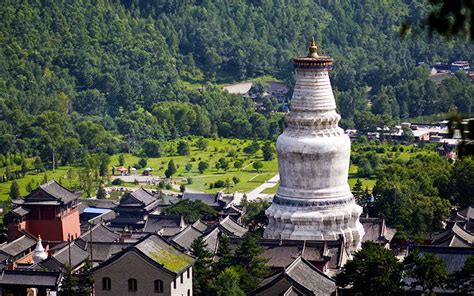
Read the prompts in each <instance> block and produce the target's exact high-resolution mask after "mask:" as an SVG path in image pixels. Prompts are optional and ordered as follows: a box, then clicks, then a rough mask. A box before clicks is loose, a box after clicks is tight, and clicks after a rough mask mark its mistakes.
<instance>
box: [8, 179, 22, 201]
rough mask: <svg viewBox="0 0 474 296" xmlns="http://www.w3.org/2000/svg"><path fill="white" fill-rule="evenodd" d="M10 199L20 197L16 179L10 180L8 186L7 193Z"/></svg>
mask: <svg viewBox="0 0 474 296" xmlns="http://www.w3.org/2000/svg"><path fill="white" fill-rule="evenodd" d="M8 195H9V196H10V198H11V199H18V198H20V186H18V183H17V182H16V180H13V181H12V185H11V186H10V193H8Z"/></svg>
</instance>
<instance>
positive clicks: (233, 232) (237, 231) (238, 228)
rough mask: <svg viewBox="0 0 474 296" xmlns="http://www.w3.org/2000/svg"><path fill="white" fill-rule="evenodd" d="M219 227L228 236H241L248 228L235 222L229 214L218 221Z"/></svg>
mask: <svg viewBox="0 0 474 296" xmlns="http://www.w3.org/2000/svg"><path fill="white" fill-rule="evenodd" d="M219 228H220V229H221V230H222V231H223V232H224V233H226V234H227V235H229V236H237V237H243V236H244V235H245V234H246V233H247V232H248V231H249V230H248V229H247V228H245V227H243V226H242V225H240V224H239V223H237V222H235V221H234V220H232V218H230V216H227V217H225V218H224V219H223V220H222V221H220V222H219Z"/></svg>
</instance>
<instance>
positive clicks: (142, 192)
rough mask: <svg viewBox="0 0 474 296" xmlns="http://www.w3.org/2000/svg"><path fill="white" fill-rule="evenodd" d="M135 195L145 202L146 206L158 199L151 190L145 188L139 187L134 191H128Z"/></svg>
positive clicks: (137, 198)
mask: <svg viewBox="0 0 474 296" xmlns="http://www.w3.org/2000/svg"><path fill="white" fill-rule="evenodd" d="M128 194H130V195H131V196H133V197H134V198H135V199H136V200H138V201H140V202H141V203H143V204H144V205H145V206H147V205H149V204H151V203H152V202H155V201H157V199H156V198H155V196H154V195H153V193H151V192H149V191H148V190H146V189H144V188H140V189H137V190H135V191H133V192H130V193H128Z"/></svg>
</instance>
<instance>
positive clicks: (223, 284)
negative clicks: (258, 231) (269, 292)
mask: <svg viewBox="0 0 474 296" xmlns="http://www.w3.org/2000/svg"><path fill="white" fill-rule="evenodd" d="M206 247H207V244H206V243H205V242H203V240H202V238H197V239H196V240H195V241H194V242H193V244H192V246H191V254H192V255H193V256H195V257H196V263H195V264H194V268H193V271H194V277H193V278H194V279H195V280H193V290H194V293H195V294H196V295H211V296H214V295H216V296H221V295H247V294H248V293H249V292H250V291H252V290H254V289H255V288H257V287H258V285H259V284H260V282H261V281H262V279H263V277H264V276H266V275H268V273H269V269H268V268H267V266H266V265H265V264H266V262H267V260H268V259H266V258H262V257H261V254H262V253H263V247H261V246H260V245H259V243H258V236H256V235H255V234H253V233H247V234H246V235H245V236H244V237H243V238H242V239H241V240H240V241H239V242H238V244H237V246H236V248H235V250H233V249H234V248H232V245H231V242H230V239H229V238H228V237H227V236H225V235H222V236H220V238H219V247H218V250H217V254H216V255H217V258H218V260H215V261H214V262H213V261H212V254H211V253H210V252H209V251H208V250H207V249H206ZM217 258H215V259H217Z"/></svg>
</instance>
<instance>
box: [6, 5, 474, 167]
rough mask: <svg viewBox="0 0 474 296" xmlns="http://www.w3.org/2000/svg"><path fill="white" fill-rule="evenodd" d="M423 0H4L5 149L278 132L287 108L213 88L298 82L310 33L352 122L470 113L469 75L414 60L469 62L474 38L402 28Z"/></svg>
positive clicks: (39, 150) (64, 154)
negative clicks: (433, 73) (444, 75)
mask: <svg viewBox="0 0 474 296" xmlns="http://www.w3.org/2000/svg"><path fill="white" fill-rule="evenodd" d="M420 2H421V3H420ZM427 9H428V8H427V4H424V3H423V2H422V1H410V0H392V1H380V0H367V1H358V0H338V1H334V0H297V1H284V0H258V1H250V0H248V1H244V0H233V1H211V0H207V1H200V0H195V1H193V0H186V1H183V0H165V1H153V0H148V1H145V0H143V1H140V0H137V1H132V0H129V1H127V0H123V1H118V0H115V1H114V0H110V1H105V0H95V1H90V0H67V1H56V0H55V1H40V0H36V1H34V0H31V1H7V0H6V1H3V3H2V5H1V7H0V153H1V154H4V155H5V154H8V153H23V154H25V155H26V156H33V155H39V156H41V158H43V159H51V158H52V152H53V151H55V153H56V159H57V160H58V161H60V162H62V163H74V162H76V161H78V160H81V159H82V154H83V153H84V152H87V151H90V152H105V153H109V154H110V153H115V152H118V151H127V150H129V149H130V150H132V151H135V152H139V151H140V147H141V144H142V143H143V142H144V140H145V139H156V140H165V139H170V138H176V137H180V136H186V135H189V134H193V135H201V136H211V135H218V136H229V137H259V138H273V137H275V136H276V135H277V134H278V133H279V132H280V130H281V128H282V125H283V121H282V120H281V118H282V115H279V114H270V115H268V114H266V115H263V114H260V113H257V112H256V111H255V106H254V103H253V102H252V101H251V100H250V99H245V98H242V97H241V96H237V95H231V94H228V93H223V92H222V91H221V88H220V87H219V86H217V84H219V83H224V82H230V81H240V80H245V79H249V78H253V77H258V76H261V75H272V76H274V77H275V78H278V79H281V80H284V81H287V82H288V83H289V84H290V85H291V81H292V79H293V76H292V75H293V73H292V60H291V59H292V57H294V56H295V55H302V54H306V50H307V43H308V40H309V38H310V37H311V36H315V38H316V39H317V40H318V43H319V44H320V51H321V52H324V53H327V54H330V55H332V56H333V57H334V59H335V61H336V63H335V69H334V72H333V74H332V79H333V84H334V88H335V90H336V93H337V97H338V103H339V109H340V111H341V113H342V115H343V117H344V118H345V119H344V122H343V124H344V125H345V126H354V125H355V126H357V127H359V128H363V129H364V128H367V129H370V128H371V127H373V126H374V125H376V124H379V123H380V122H385V123H389V122H390V121H391V120H392V119H394V120H397V119H398V118H405V117H414V116H420V115H431V114H436V113H440V112H447V111H448V110H449V109H450V108H451V107H454V106H455V107H457V108H458V109H459V110H460V111H462V112H464V113H470V112H472V105H473V98H474V88H473V86H472V85H471V84H470V83H469V80H468V78H467V77H465V75H456V76H453V78H450V79H448V80H445V81H444V82H443V83H442V84H440V85H438V84H435V83H433V82H431V81H429V80H428V69H426V68H423V67H416V65H417V63H418V62H425V63H427V64H432V63H433V62H450V61H452V60H454V59H467V60H471V62H472V61H474V46H473V45H472V43H471V44H469V43H465V42H464V41H459V40H455V41H452V42H449V43H448V42H447V41H446V40H442V39H440V38H437V37H436V36H435V37H434V38H433V39H431V40H429V39H427V38H425V36H421V35H418V36H414V37H408V38H407V39H401V38H400V37H399V34H398V30H399V26H400V24H401V23H402V22H403V21H404V20H406V19H408V18H418V17H420V16H421V15H424V14H425V13H426V11H427ZM0 160H1V159H0Z"/></svg>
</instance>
